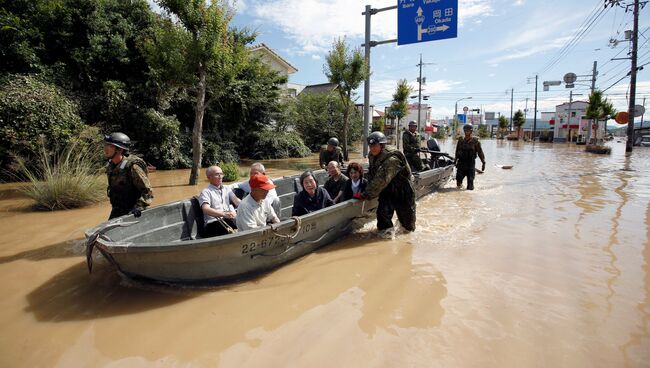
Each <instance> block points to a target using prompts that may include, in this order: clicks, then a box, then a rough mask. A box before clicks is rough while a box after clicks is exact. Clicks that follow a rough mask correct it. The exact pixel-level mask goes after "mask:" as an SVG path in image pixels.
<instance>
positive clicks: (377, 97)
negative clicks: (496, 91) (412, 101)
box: [360, 79, 464, 107]
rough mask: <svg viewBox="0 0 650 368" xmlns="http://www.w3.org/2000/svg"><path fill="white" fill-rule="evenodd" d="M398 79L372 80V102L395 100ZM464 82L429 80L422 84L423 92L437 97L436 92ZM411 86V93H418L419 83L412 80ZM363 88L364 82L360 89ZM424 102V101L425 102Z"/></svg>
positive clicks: (387, 103) (382, 102) (386, 103)
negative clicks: (394, 94)
mask: <svg viewBox="0 0 650 368" xmlns="http://www.w3.org/2000/svg"><path fill="white" fill-rule="evenodd" d="M397 82H398V80H397V79H377V80H373V79H371V80H370V90H371V95H370V103H371V104H374V105H376V106H378V107H379V106H384V105H390V103H391V101H392V100H393V93H394V92H395V88H397ZM463 84H464V82H460V81H451V80H444V79H439V80H435V81H428V82H427V84H426V85H422V94H423V95H428V96H431V97H435V95H436V93H441V92H446V91H451V90H458V86H461V85H463ZM409 86H411V88H412V89H413V92H412V93H411V95H416V94H417V91H418V83H417V82H416V81H410V82H409ZM361 89H363V84H362V85H361V87H360V90H361ZM423 103H424V102H423Z"/></svg>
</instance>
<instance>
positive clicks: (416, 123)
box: [409, 120, 418, 126]
mask: <svg viewBox="0 0 650 368" xmlns="http://www.w3.org/2000/svg"><path fill="white" fill-rule="evenodd" d="M412 125H418V122H417V121H415V120H411V121H409V126H412Z"/></svg>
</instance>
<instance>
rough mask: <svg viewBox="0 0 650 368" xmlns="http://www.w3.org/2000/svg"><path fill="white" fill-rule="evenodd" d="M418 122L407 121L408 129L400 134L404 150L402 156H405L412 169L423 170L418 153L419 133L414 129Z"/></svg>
mask: <svg viewBox="0 0 650 368" xmlns="http://www.w3.org/2000/svg"><path fill="white" fill-rule="evenodd" d="M417 127H418V123H417V122H415V121H414V120H411V121H410V122H409V130H407V131H406V132H404V134H402V150H403V151H404V156H406V161H408V163H409V165H411V169H413V171H422V170H425V167H424V165H423V164H422V160H421V159H420V156H419V155H418V152H420V135H419V134H418V132H417V131H416V130H417Z"/></svg>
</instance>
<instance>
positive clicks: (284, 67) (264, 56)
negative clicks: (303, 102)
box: [248, 43, 304, 96]
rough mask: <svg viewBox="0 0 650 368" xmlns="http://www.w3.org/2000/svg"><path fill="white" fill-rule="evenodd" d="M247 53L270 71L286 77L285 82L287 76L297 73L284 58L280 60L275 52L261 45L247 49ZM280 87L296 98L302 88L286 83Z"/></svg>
mask: <svg viewBox="0 0 650 368" xmlns="http://www.w3.org/2000/svg"><path fill="white" fill-rule="evenodd" d="M248 51H249V52H250V53H251V54H252V55H253V56H255V57H258V58H260V60H261V61H262V62H263V63H264V64H266V65H267V66H268V67H269V68H270V69H271V70H274V71H276V72H278V73H280V75H283V76H285V77H287V80H289V75H291V74H293V73H295V72H297V71H298V69H296V67H294V66H293V65H291V64H290V63H289V62H288V61H286V60H285V59H284V58H282V57H281V56H280V55H278V54H277V53H276V52H275V51H273V50H272V49H271V48H269V47H268V46H266V45H265V44H263V43H260V44H259V45H255V46H251V47H250V48H249V49H248ZM280 87H281V88H284V89H286V90H287V91H288V93H289V94H290V95H292V96H297V95H298V94H299V93H300V91H301V90H302V88H304V86H300V85H299V84H293V83H288V82H287V83H286V84H284V85H283V86H280Z"/></svg>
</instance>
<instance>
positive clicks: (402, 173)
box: [362, 146, 415, 231]
mask: <svg viewBox="0 0 650 368" xmlns="http://www.w3.org/2000/svg"><path fill="white" fill-rule="evenodd" d="M368 161H369V163H370V164H369V168H368V185H367V186H366V189H365V191H364V192H363V195H362V196H363V198H365V199H372V198H375V197H379V207H377V229H379V230H384V229H388V228H390V227H393V221H392V219H393V213H394V212H396V213H397V219H398V220H399V222H400V223H401V224H402V226H403V227H404V228H405V229H406V230H409V231H414V230H415V189H414V187H413V175H412V174H411V168H410V167H409V165H408V163H407V162H406V157H404V154H403V153H402V152H400V151H398V150H397V149H395V148H394V147H388V146H386V147H384V148H383V149H382V150H381V152H380V153H379V155H377V156H372V155H370V156H368Z"/></svg>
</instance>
